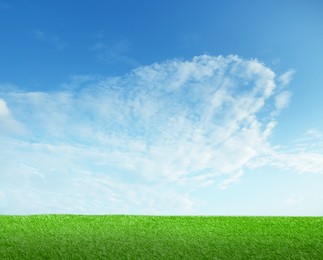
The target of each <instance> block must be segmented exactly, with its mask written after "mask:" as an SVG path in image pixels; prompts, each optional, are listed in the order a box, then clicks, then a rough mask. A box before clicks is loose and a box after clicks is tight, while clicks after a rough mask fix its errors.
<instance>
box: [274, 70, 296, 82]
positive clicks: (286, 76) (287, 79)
mask: <svg viewBox="0 0 323 260" xmlns="http://www.w3.org/2000/svg"><path fill="white" fill-rule="evenodd" d="M294 74H295V70H293V69H290V70H288V71H286V72H285V73H283V74H282V75H280V76H279V78H278V80H279V83H280V84H281V85H282V86H287V85H288V84H289V83H290V81H291V80H292V79H293V76H294Z"/></svg>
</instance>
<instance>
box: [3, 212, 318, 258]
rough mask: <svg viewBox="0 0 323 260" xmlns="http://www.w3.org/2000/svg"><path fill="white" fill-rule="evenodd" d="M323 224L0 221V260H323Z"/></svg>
mask: <svg viewBox="0 0 323 260" xmlns="http://www.w3.org/2000/svg"><path fill="white" fill-rule="evenodd" d="M322 224H323V218H322V217H195V216H194V217H193V216H192V217H190V216H185V217H180V216H176V217H175V216H169V217H168V216H167V217H165V216H133V215H105V216H79V215H33V216H0V259H323V225H322Z"/></svg>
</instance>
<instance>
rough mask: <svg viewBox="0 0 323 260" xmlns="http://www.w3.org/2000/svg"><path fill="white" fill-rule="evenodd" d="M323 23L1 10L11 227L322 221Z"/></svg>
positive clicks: (85, 8)
mask: <svg viewBox="0 0 323 260" xmlns="http://www.w3.org/2000/svg"><path fill="white" fill-rule="evenodd" d="M322 13H323V2H322V1H319V0H303V1H301V0H272V1H260V0H257V1H256V0H246V1H239V0H201V1H193V0H186V1H184V0H175V1H174V0H163V1H158V0H157V1H148V0H138V1H130V0H118V1H117V0H110V1H103V0H91V1H89V0H83V1H75V0H70V1H61V0H57V1H40V0H39V1H38V0H31V1H19V0H11V1H9V0H0V35H1V36H0V147H1V149H0V214H4V215H26V214H63V213H65V214H136V215H282V216H322V215H323V189H322V186H323V116H322V115H323V102H322V99H323V77H322V75H323V74H322V68H323V48H322V46H323V33H322V32H323V16H322Z"/></svg>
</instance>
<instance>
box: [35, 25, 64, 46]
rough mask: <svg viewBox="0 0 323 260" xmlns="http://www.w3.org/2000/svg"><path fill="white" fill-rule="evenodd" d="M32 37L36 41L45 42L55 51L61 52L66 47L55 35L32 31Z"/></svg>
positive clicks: (37, 30)
mask: <svg viewBox="0 0 323 260" xmlns="http://www.w3.org/2000/svg"><path fill="white" fill-rule="evenodd" d="M32 33H33V36H34V38H35V39H36V40H38V41H42V42H46V43H48V44H50V45H52V46H54V47H55V48H56V49H57V50H59V51H60V50H63V49H64V48H65V47H66V42H64V41H63V40H62V39H61V38H60V37H59V36H58V35H57V34H55V33H48V32H45V31H42V30H39V29H36V30H33V32H32Z"/></svg>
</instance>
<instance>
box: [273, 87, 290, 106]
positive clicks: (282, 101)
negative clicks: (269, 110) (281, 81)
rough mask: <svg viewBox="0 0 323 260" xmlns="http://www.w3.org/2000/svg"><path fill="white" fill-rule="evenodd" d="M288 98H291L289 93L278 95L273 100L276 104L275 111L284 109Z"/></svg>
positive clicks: (284, 92)
mask: <svg viewBox="0 0 323 260" xmlns="http://www.w3.org/2000/svg"><path fill="white" fill-rule="evenodd" d="M290 98H291V92H289V91H283V92H281V93H279V94H278V95H277V96H276V98H275V102H276V103H275V105H276V108H277V110H281V109H284V108H286V107H287V106H288V104H289V101H290Z"/></svg>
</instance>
